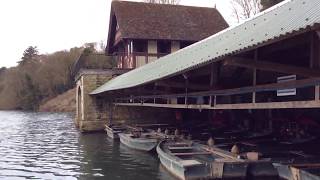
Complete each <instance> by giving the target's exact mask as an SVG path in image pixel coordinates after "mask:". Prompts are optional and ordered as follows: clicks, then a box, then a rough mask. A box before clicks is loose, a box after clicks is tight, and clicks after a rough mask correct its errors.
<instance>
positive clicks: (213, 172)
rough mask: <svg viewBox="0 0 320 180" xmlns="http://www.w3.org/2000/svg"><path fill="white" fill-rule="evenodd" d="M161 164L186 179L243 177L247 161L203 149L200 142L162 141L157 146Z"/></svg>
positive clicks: (244, 176)
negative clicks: (243, 161)
mask: <svg viewBox="0 0 320 180" xmlns="http://www.w3.org/2000/svg"><path fill="white" fill-rule="evenodd" d="M157 153H158V156H159V158H160V162H161V164H162V165H163V166H164V167H165V168H166V169H167V170H168V171H169V172H171V173H172V174H173V175H174V176H176V177H178V178H180V179H183V180H186V179H188V180H189V179H222V178H223V179H229V178H237V179H245V178H246V174H247V167H248V164H247V163H242V162H241V160H235V159H232V158H226V157H223V156H219V155H217V154H213V153H212V152H210V151H206V150H204V149H203V148H202V147H201V145H200V144H188V143H181V142H174V141H168V140H166V141H162V142H160V143H159V144H158V146H157Z"/></svg>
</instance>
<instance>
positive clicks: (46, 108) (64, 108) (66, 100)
mask: <svg viewBox="0 0 320 180" xmlns="http://www.w3.org/2000/svg"><path fill="white" fill-rule="evenodd" d="M39 111H41V112H75V111H76V89H75V88H74V89H71V90H69V91H67V92H65V93H63V94H61V95H58V96H57V97H55V98H53V99H50V100H48V101H47V102H45V103H44V104H41V105H40V107H39Z"/></svg>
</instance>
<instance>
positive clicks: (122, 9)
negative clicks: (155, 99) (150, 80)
mask: <svg viewBox="0 0 320 180" xmlns="http://www.w3.org/2000/svg"><path fill="white" fill-rule="evenodd" d="M227 27H228V24H227V23H226V21H225V20H224V18H223V17H222V16H221V14H220V13H219V12H218V10H217V9H215V8H203V7H190V6H180V5H166V4H161V5H159V4H150V3H141V2H127V1H113V2H112V5H111V12H110V22H109V34H108V41H107V47H106V50H105V55H106V56H108V57H112V58H113V59H115V60H116V63H117V67H116V68H104V69H97V68H96V67H94V66H88V63H87V62H88V61H96V59H97V57H100V59H101V56H103V55H95V54H91V55H88V54H82V55H81V56H80V58H79V59H78V60H77V61H76V63H75V65H74V68H73V72H74V75H75V81H76V84H77V94H76V103H77V112H76V118H75V124H76V125H77V126H78V127H79V129H80V130H81V131H97V130H103V129H104V125H105V124H106V123H108V122H128V123H143V122H160V121H163V120H174V114H173V112H172V111H171V110H168V109H162V108H150V107H147V108H146V107H128V106H122V107H120V106H119V107H115V106H114V105H113V100H111V99H109V97H107V96H104V95H98V96H96V95H90V93H91V92H92V91H94V90H95V89H96V88H98V87H100V86H101V85H103V84H104V83H105V82H108V81H109V80H110V79H115V77H117V76H118V75H121V74H123V73H125V72H128V71H131V70H133V69H139V68H140V67H143V66H144V65H145V64H149V63H150V64H152V62H156V61H158V59H159V58H161V57H164V56H166V55H168V54H171V53H174V52H176V51H178V50H180V49H183V48H185V47H187V46H189V45H191V44H193V43H195V42H198V41H200V40H203V39H205V38H207V37H209V36H211V35H212V34H215V33H217V32H220V31H221V30H223V29H225V28H227ZM105 59H106V58H105ZM101 61H103V57H102V59H101ZM173 61H175V60H173ZM89 64H90V63H89ZM93 64H94V63H93ZM159 67H160V66H159ZM155 70H156V69H155ZM140 75H141V76H142V77H143V76H147V75H148V72H145V73H141V74H140ZM125 91H126V90H125ZM134 91H137V92H142V91H144V90H143V89H136V90H134ZM147 91H148V93H149V92H151V91H149V90H147ZM152 92H160V89H159V90H156V89H153V90H152ZM119 93H120V91H119ZM98 94H100V93H98ZM129 94H131V92H130V93H129ZM142 94H143V93H142ZM112 96H113V97H116V96H114V95H112ZM119 97H122V96H119Z"/></svg>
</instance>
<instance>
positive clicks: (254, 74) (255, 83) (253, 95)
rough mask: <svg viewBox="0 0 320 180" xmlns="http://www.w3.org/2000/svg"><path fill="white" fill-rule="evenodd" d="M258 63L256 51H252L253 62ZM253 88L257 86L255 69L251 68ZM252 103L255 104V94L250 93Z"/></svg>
mask: <svg viewBox="0 0 320 180" xmlns="http://www.w3.org/2000/svg"><path fill="white" fill-rule="evenodd" d="M257 61H258V49H256V50H255V51H254V62H255V63H257ZM252 83H253V86H254V87H255V86H256V85H257V68H253V82H252ZM252 103H256V92H252Z"/></svg>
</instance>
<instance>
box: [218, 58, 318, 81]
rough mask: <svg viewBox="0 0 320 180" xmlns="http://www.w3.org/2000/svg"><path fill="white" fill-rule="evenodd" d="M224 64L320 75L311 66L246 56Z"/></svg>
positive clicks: (304, 74)
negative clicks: (256, 59)
mask: <svg viewBox="0 0 320 180" xmlns="http://www.w3.org/2000/svg"><path fill="white" fill-rule="evenodd" d="M224 65H230V66H238V67H243V68H249V69H259V70H264V71H270V72H279V73H285V74H296V75H300V76H303V77H320V71H319V70H315V69H310V68H303V67H297V66H291V65H284V64H278V63H271V62H263V61H258V62H255V61H254V60H252V59H246V58H233V59H228V60H226V61H225V62H224Z"/></svg>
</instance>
